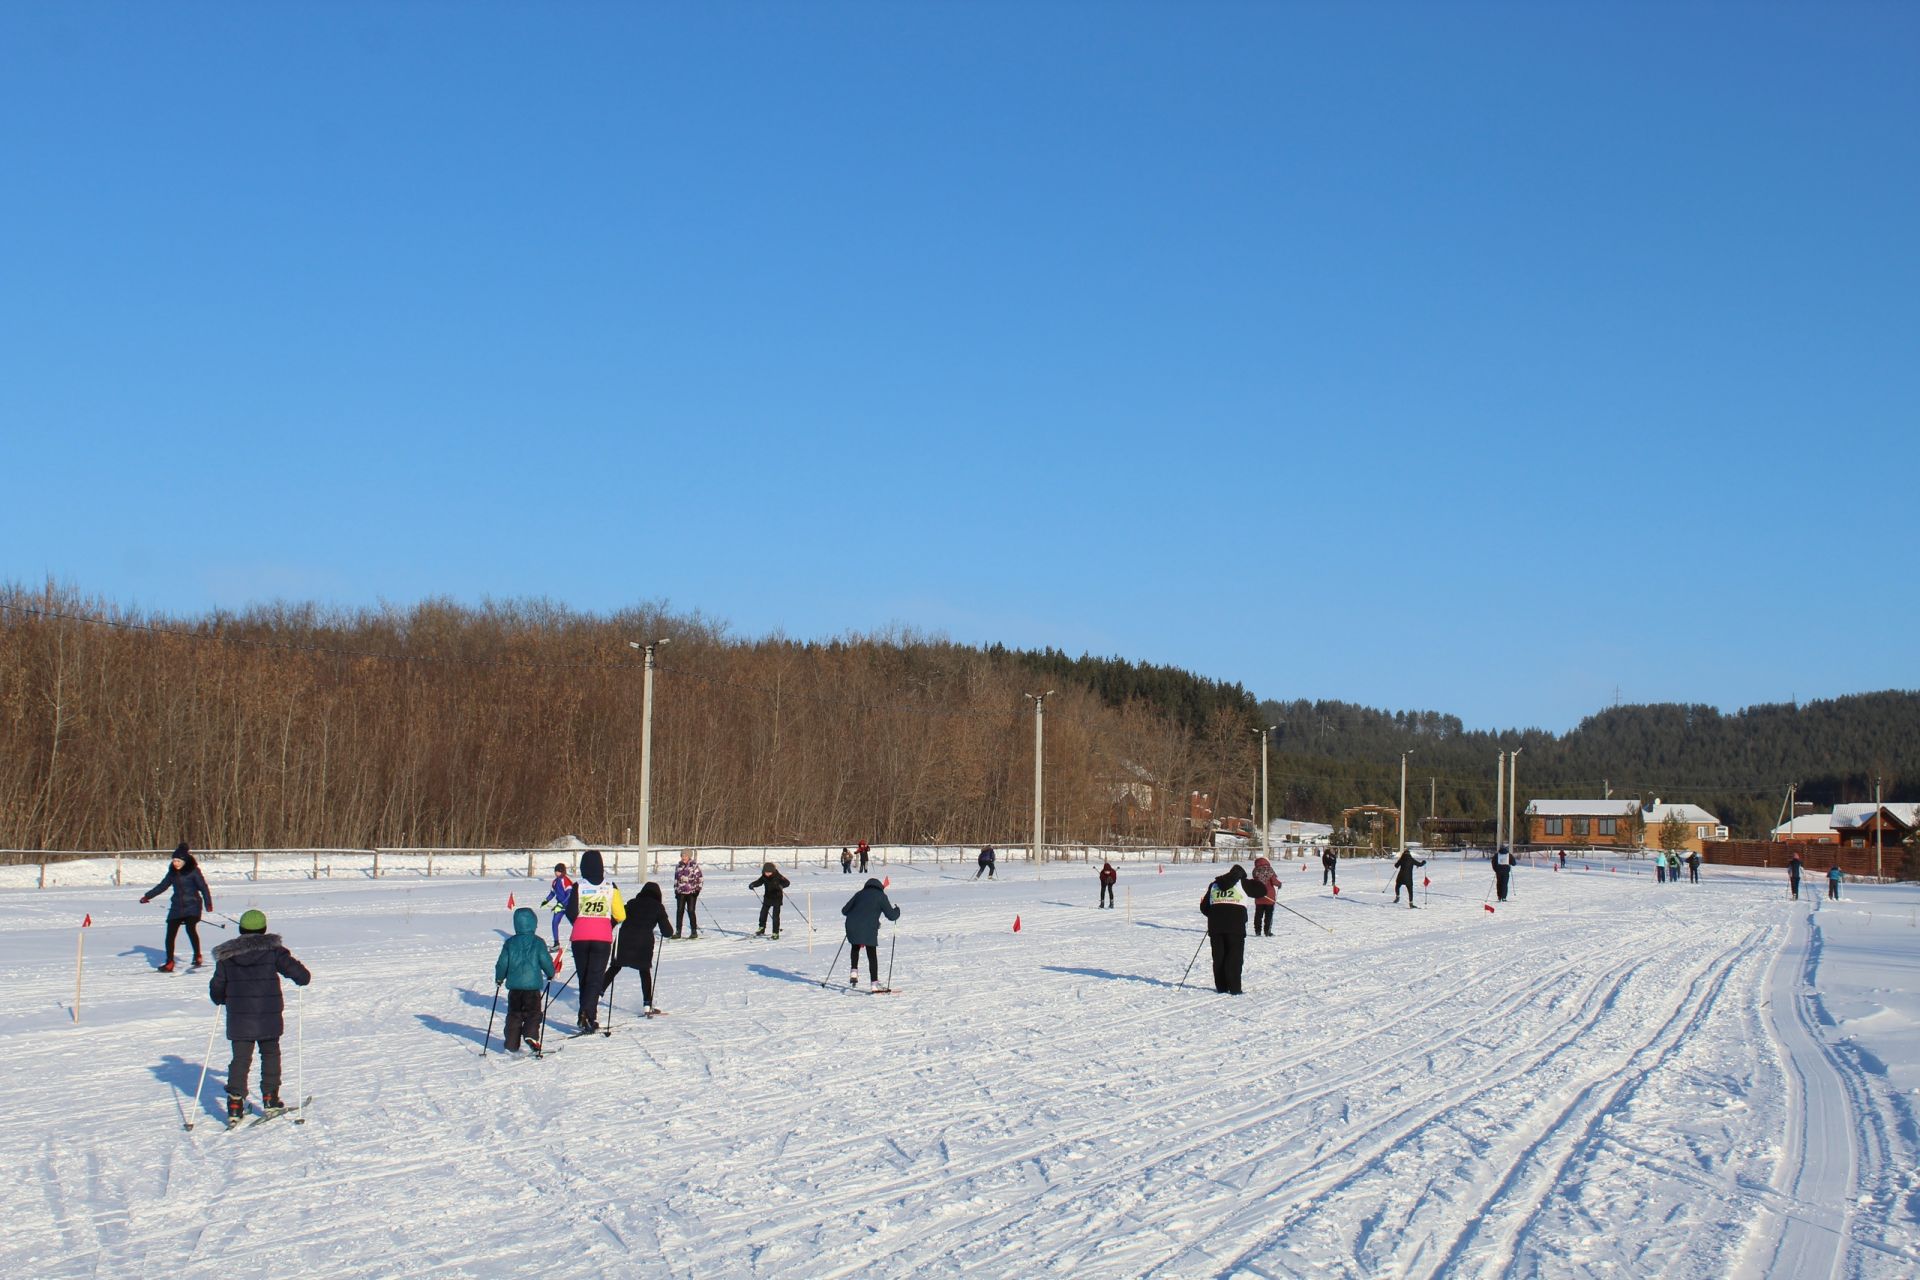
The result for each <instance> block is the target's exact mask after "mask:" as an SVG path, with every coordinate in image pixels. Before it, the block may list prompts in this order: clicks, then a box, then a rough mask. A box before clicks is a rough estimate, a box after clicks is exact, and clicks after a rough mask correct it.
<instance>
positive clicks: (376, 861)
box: [373, 849, 380, 880]
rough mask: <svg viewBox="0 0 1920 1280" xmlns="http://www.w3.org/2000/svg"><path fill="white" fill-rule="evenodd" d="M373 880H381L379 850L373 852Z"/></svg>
mask: <svg viewBox="0 0 1920 1280" xmlns="http://www.w3.org/2000/svg"><path fill="white" fill-rule="evenodd" d="M373 878H374V879H375V880H378V879H379V878H380V851H379V850H378V849H375V850H374V851H373Z"/></svg>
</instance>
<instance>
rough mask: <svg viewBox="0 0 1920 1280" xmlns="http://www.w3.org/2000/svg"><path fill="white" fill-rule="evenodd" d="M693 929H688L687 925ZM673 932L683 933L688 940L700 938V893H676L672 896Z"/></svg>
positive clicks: (696, 891)
mask: <svg viewBox="0 0 1920 1280" xmlns="http://www.w3.org/2000/svg"><path fill="white" fill-rule="evenodd" d="M689 922H691V923H692V925H693V927H692V928H691V929H689V928H688V927H687V925H688V923H689ZM673 931H674V932H675V933H684V934H686V935H687V936H688V937H689V938H697V937H699V936H700V893H699V891H698V890H695V891H694V892H692V893H676V894H674V895H673Z"/></svg>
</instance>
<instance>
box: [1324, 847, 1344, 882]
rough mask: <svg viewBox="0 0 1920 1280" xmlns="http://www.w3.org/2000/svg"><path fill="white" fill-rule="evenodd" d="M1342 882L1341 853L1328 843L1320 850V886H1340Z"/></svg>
mask: <svg viewBox="0 0 1920 1280" xmlns="http://www.w3.org/2000/svg"><path fill="white" fill-rule="evenodd" d="M1339 883H1340V855H1339V854H1337V853H1335V852H1334V851H1333V846H1332V845H1328V846H1327V847H1326V848H1324V849H1322V850H1321V851H1320V887H1321V888H1322V889H1324V888H1326V887H1327V886H1328V885H1334V886H1336V887H1337V886H1338V885H1339Z"/></svg>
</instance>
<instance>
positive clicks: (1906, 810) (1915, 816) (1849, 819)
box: [1833, 800, 1920, 831]
mask: <svg viewBox="0 0 1920 1280" xmlns="http://www.w3.org/2000/svg"><path fill="white" fill-rule="evenodd" d="M1879 809H1885V810H1886V811H1887V816H1888V817H1890V818H1892V819H1894V820H1895V821H1896V822H1899V823H1901V824H1902V825H1904V826H1908V827H1911V826H1913V825H1914V824H1915V822H1916V821H1920V804H1894V803H1887V804H1880V805H1877V804H1875V803H1873V801H1871V800H1867V801H1864V802H1862V803H1860V804H1837V805H1835V806H1833V826H1834V829H1835V830H1836V831H1846V830H1851V829H1852V828H1854V827H1864V826H1866V825H1867V823H1869V822H1871V821H1873V815H1874V812H1875V811H1876V810H1879Z"/></svg>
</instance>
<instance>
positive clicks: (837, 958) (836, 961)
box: [820, 938, 847, 987]
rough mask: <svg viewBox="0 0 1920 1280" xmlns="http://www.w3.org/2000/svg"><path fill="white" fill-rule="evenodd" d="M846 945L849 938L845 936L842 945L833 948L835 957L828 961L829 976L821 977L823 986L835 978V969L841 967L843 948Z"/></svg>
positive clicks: (841, 941) (841, 940)
mask: <svg viewBox="0 0 1920 1280" xmlns="http://www.w3.org/2000/svg"><path fill="white" fill-rule="evenodd" d="M846 945H847V940H846V939H845V938H842V939H840V946H838V947H835V948H834V949H833V959H832V960H830V961H828V962H827V976H826V977H824V978H822V979H820V985H821V986H823V987H824V986H826V985H827V983H829V982H831V981H832V980H833V971H834V970H835V969H837V968H839V967H840V951H841V948H843V947H845V946H846Z"/></svg>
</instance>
